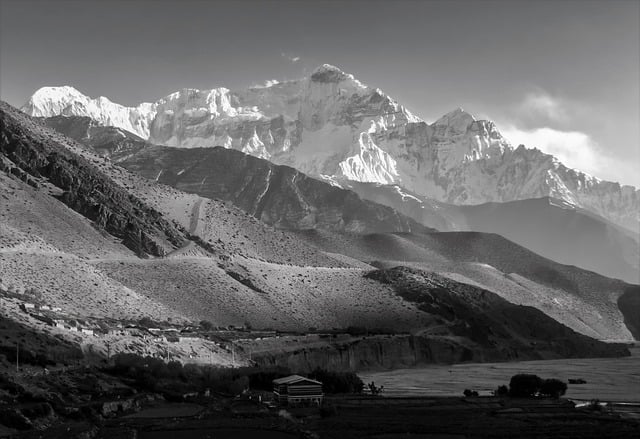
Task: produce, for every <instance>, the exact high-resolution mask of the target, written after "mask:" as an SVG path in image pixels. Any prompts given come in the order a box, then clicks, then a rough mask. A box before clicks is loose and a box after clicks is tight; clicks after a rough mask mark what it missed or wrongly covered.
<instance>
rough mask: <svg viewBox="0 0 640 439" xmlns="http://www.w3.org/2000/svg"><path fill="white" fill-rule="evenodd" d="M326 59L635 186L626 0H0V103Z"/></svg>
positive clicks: (635, 73) (639, 144) (634, 32)
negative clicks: (45, 89) (65, 88)
mask: <svg viewBox="0 0 640 439" xmlns="http://www.w3.org/2000/svg"><path fill="white" fill-rule="evenodd" d="M323 63H329V64H333V65H336V66H338V67H340V68H341V69H343V70H344V71H346V72H348V73H352V74H353V75H355V77H356V78H358V79H359V80H361V81H362V82H364V83H366V84H368V85H371V86H374V87H379V88H381V89H382V90H383V91H385V92H386V93H387V94H389V95H390V96H392V97H394V98H395V99H396V100H397V101H398V102H399V103H401V104H403V105H404V106H406V107H407V108H409V109H410V110H411V111H412V112H413V113H415V114H416V115H418V116H420V117H422V118H423V119H425V120H426V121H428V122H432V121H434V120H436V119H437V118H438V117H440V116H441V115H443V114H445V113H446V112H448V111H450V110H452V109H454V108H456V107H463V108H464V109H465V110H467V111H469V112H470V113H472V114H474V115H475V116H476V118H482V119H485V118H486V119H491V120H493V121H495V122H496V124H497V126H498V129H499V130H500V131H501V132H502V133H503V135H505V137H507V139H509V140H510V141H511V142H512V143H513V144H514V146H515V145H518V144H520V143H523V144H525V145H526V146H527V147H537V148H539V149H541V150H543V151H545V152H549V153H552V154H554V155H556V156H557V157H558V158H560V160H561V161H563V162H564V163H565V164H567V165H568V166H571V167H575V168H578V169H581V170H583V171H585V172H587V173H589V174H591V175H594V176H596V177H599V178H603V179H606V180H612V181H619V182H621V183H623V184H631V185H635V186H636V187H640V172H639V171H640V123H639V120H640V1H639V0H606V1H605V0H596V1H589V0H580V1H571V0H555V1H544V0H542V1H533V0H531V1H517V0H512V1H506V0H505V1H489V0H476V1H457V0H452V1H427V0H424V1H419V0H413V1H398V0H395V1H391V0H387V1H375V0H373V1H357V0H352V1H346V0H343V1H337V0H335V1H312V0H308V1H278V0H263V1H249V0H235V1H229V2H224V1H189V0H180V1H178V0H174V1H169V0H157V1H144V0H135V1H127V0H115V1H106V0H105V1H99V0H83V1H64V0H40V1H29V0H0V98H1V99H2V100H5V101H7V102H9V103H10V104H12V105H15V106H21V105H22V104H24V103H25V102H26V100H27V99H28V98H29V96H30V95H31V94H33V93H34V92H35V91H36V90H37V89H38V88H40V87H42V86H47V85H49V86H53V85H71V86H74V87H75V88H77V89H78V90H80V91H81V92H83V93H84V94H86V95H89V96H92V97H96V96H101V95H102V96H107V97H109V99H111V100H112V101H114V102H118V103H121V104H124V105H135V104H137V103H139V102H143V101H154V100H156V99H158V98H160V97H163V96H166V95H167V94H169V93H171V92H173V91H176V90H178V89H180V88H184V87H192V88H205V89H206V88H213V87H219V86H224V87H227V88H230V89H234V88H243V87H247V86H250V85H254V84H259V83H264V82H265V81H266V80H270V79H278V80H286V79H297V78H300V77H303V76H306V75H308V74H309V73H310V72H311V71H313V69H314V68H316V67H317V66H319V65H321V64H323Z"/></svg>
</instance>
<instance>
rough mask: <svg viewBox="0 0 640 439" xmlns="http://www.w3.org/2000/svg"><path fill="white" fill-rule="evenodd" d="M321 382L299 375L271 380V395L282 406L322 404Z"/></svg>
mask: <svg viewBox="0 0 640 439" xmlns="http://www.w3.org/2000/svg"><path fill="white" fill-rule="evenodd" d="M323 396H324V395H323V393H322V383H321V382H320V381H316V380H312V379H310V378H306V377H303V376H300V375H290V376H288V377H284V378H278V379H275V380H273V397H274V400H275V402H276V403H278V404H279V405H283V406H310V405H320V404H322V398H323Z"/></svg>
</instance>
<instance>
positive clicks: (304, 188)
mask: <svg viewBox="0 0 640 439" xmlns="http://www.w3.org/2000/svg"><path fill="white" fill-rule="evenodd" d="M119 164H120V165H121V166H124V167H125V168H127V169H129V170H130V171H133V172H136V173H138V174H140V175H143V176H145V177H147V178H157V180H158V181H159V182H161V183H164V184H168V185H170V186H173V187H175V188H177V189H180V190H182V191H185V192H190V193H197V194H199V195H201V196H204V197H207V198H219V199H223V200H227V201H231V202H232V203H234V204H235V205H236V206H238V207H240V208H241V209H243V210H244V211H246V212H248V213H250V214H251V215H254V216H255V217H256V218H259V219H260V220H261V221H263V222H265V223H267V224H273V225H274V226H276V227H279V228H288V229H291V228H294V229H301V228H302V229H304V228H316V227H321V228H329V229H334V230H348V231H354V232H388V231H393V232H396V231H398V232H399V231H406V232H409V231H413V232H416V233H422V232H425V231H433V230H432V229H428V228H426V227H424V226H422V225H421V224H419V223H418V222H416V221H413V220H411V219H409V218H407V217H404V216H402V215H399V214H398V213H397V212H396V211H394V210H393V209H391V208H388V207H386V206H382V205H380V204H376V203H372V202H370V201H366V200H362V199H360V197H358V196H357V195H356V194H355V193H354V192H351V191H346V190H343V189H341V188H338V187H335V186H332V185H330V184H328V183H325V182H322V181H320V180H316V179H313V178H310V177H308V176H306V175H304V174H302V173H300V172H298V171H296V170H295V169H293V168H290V167H288V166H278V165H274V164H273V163H271V162H269V161H267V160H262V159H259V158H256V157H253V156H250V155H247V154H243V153H241V152H239V151H236V150H230V149H225V148H222V147H215V148H190V149H183V148H169V147H160V146H153V147H148V148H145V149H144V150H141V151H139V152H137V153H135V154H133V155H131V156H129V157H127V158H126V159H124V160H122V161H120V162H119Z"/></svg>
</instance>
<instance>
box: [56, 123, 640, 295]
mask: <svg viewBox="0 0 640 439" xmlns="http://www.w3.org/2000/svg"><path fill="white" fill-rule="evenodd" d="M43 121H44V123H45V124H47V125H48V126H50V127H52V128H55V129H56V130H58V131H60V132H62V133H63V134H66V135H68V136H69V137H72V138H74V139H75V140H77V141H78V142H81V143H83V144H85V145H87V146H89V147H91V148H92V149H93V150H95V151H96V152H97V153H98V154H100V155H103V156H107V157H109V158H110V159H111V160H112V161H113V162H114V163H118V164H119V165H120V166H123V167H125V168H127V169H129V170H131V171H133V172H135V173H137V174H139V175H142V176H144V177H146V178H148V179H151V180H155V181H157V182H160V183H163V184H168V185H171V186H173V187H175V188H177V189H179V190H181V191H185V192H189V193H194V194H198V195H200V196H203V197H207V198H219V199H223V200H226V201H230V202H232V203H233V204H234V205H236V206H238V207H240V208H241V209H243V210H244V211H245V212H247V213H249V214H251V215H253V216H255V217H256V218H258V219H260V220H261V221H263V222H266V223H268V224H271V225H274V226H276V227H278V228H285V229H305V228H318V227H319V228H329V229H334V230H344V231H355V232H366V233H372V232H405V231H414V232H420V231H428V230H431V231H433V230H434V229H436V230H439V231H479V232H489V233H497V234H500V235H502V236H504V237H506V238H508V239H510V240H511V241H513V242H515V243H518V244H520V245H522V246H524V247H526V248H528V249H530V250H533V251H534V252H536V253H538V254H540V255H542V256H545V257H547V258H550V259H552V260H554V261H558V262H561V263H564V264H572V265H576V266H578V267H581V268H585V269H588V270H593V271H595V272H597V273H600V274H603V275H605V276H610V277H614V278H620V279H623V280H626V281H627V282H631V283H638V282H639V281H640V268H639V267H638V261H640V246H639V245H638V241H639V238H638V236H637V235H636V234H634V233H633V232H631V231H629V230H627V229H625V228H623V227H621V226H618V225H616V224H614V223H612V222H611V221H609V220H607V219H605V218H603V217H600V216H599V215H596V214H593V213H591V212H589V211H587V210H585V209H580V208H577V207H576V206H573V205H571V204H568V203H566V202H563V201H561V200H557V199H553V198H550V197H545V198H535V199H528V200H518V201H513V202H507V203H484V204H481V205H475V206H470V205H467V206H464V205H462V206H456V205H453V204H449V203H443V202H439V201H435V200H431V199H429V198H426V197H423V196H421V195H418V194H415V193H412V192H410V191H408V190H407V189H405V188H402V187H400V186H398V185H380V184H377V183H361V182H356V181H345V182H342V183H341V184H340V185H336V184H334V182H332V181H327V180H319V179H314V178H309V177H308V176H306V175H304V174H302V173H301V172H299V171H297V170H295V169H293V168H291V167H288V166H282V165H275V164H273V163H271V162H269V161H267V160H264V159H260V158H257V157H253V156H250V155H247V154H244V153H241V152H239V151H237V150H233V149H227V148H223V147H213V148H175V147H166V146H156V145H151V144H149V143H148V142H146V141H144V140H141V139H140V138H139V137H138V136H136V135H134V134H131V133H128V132H126V131H123V130H121V129H119V128H115V127H103V126H100V125H98V124H97V123H96V122H95V121H93V120H92V119H90V118H88V117H84V116H54V117H51V118H45V119H43ZM356 194H357V195H356ZM363 200H369V201H372V202H374V203H371V202H369V201H363ZM376 203H377V204H376ZM384 206H391V207H392V208H393V209H395V210H393V209H389V208H386V207H384ZM429 228H430V229H429Z"/></svg>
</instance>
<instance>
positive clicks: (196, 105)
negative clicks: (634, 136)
mask: <svg viewBox="0 0 640 439" xmlns="http://www.w3.org/2000/svg"><path fill="white" fill-rule="evenodd" d="M23 111H25V112H26V113H28V114H30V115H32V116H44V117H48V116H54V115H78V116H89V117H92V118H93V119H95V120H97V121H98V122H99V123H100V124H104V125H113V126H116V127H119V128H122V129H124V130H127V131H130V132H132V133H135V134H137V135H138V136H140V137H143V138H144V139H147V140H149V141H150V142H152V143H155V144H160V145H168V146H176V147H184V148H190V147H213V146H216V145H221V146H224V147H226V148H233V149H237V150H240V151H242V152H245V153H248V154H251V155H254V156H257V157H260V158H264V159H268V160H271V161H273V162H275V163H277V164H284V165H289V166H292V167H294V168H296V169H298V170H300V171H302V172H304V173H306V174H309V175H312V176H317V177H322V178H324V179H330V180H331V181H335V182H340V181H341V180H354V181H359V182H374V183H380V184H398V185H400V186H403V187H405V188H406V189H408V190H410V191H412V192H415V193H416V194H419V195H422V196H426V197H430V198H434V199H436V200H440V201H445V202H449V203H454V204H480V203H485V202H491V201H497V202H503V201H513V200H520V199H527V198H538V197H544V196H551V197H554V198H557V199H560V200H563V201H565V202H567V203H570V204H572V205H575V206H580V207H583V208H586V209H589V210H592V211H594V212H596V213H598V214H600V215H602V216H604V217H607V218H609V219H611V220H613V221H614V222H616V223H618V224H621V225H624V226H626V227H628V228H632V229H633V230H636V231H637V230H638V224H639V220H640V214H639V210H640V202H639V199H640V194H639V191H638V190H636V189H635V188H633V187H630V186H621V185H619V184H618V183H611V182H606V181H601V180H599V179H597V178H595V177H592V176H589V175H587V174H585V173H583V172H580V171H577V170H573V169H570V168H567V167H566V166H564V165H562V164H561V163H559V162H558V161H557V159H555V158H554V157H553V156H551V155H548V154H545V153H543V152H541V151H540V150H538V149H535V148H534V149H527V148H525V147H523V146H519V147H517V148H514V147H513V146H512V145H511V144H510V143H509V142H508V141H507V140H506V139H505V138H503V137H502V135H501V134H500V132H499V131H498V129H497V127H496V126H495V124H494V123H493V122H491V121H488V120H476V119H475V118H474V117H473V116H472V115H471V114H469V113H468V112H466V111H464V110H462V109H461V108H458V109H455V110H453V111H452V112H450V113H448V114H446V115H444V116H442V117H441V118H440V119H438V120H437V121H435V122H434V123H432V124H428V123H426V122H425V121H423V120H422V119H420V118H418V117H416V116H414V115H413V114H411V112H409V111H408V110H407V109H406V108H404V107H403V106H401V105H399V104H398V103H397V102H396V101H395V100H393V99H392V98H391V97H389V96H388V95H386V94H385V93H383V92H382V91H381V90H380V89H376V88H372V87H369V86H367V85H365V84H363V83H361V82H360V81H358V80H357V79H356V78H354V76H353V75H350V74H347V73H345V72H343V71H341V70H340V69H338V68H337V67H334V66H331V65H328V64H324V65H322V66H320V67H319V68H317V69H316V70H315V71H314V72H313V73H312V74H311V75H310V77H309V78H303V79H301V80H296V81H287V82H277V81H269V82H267V83H265V84H264V85H260V86H254V87H251V88H248V89H245V90H237V91H231V90H229V89H226V88H216V89H212V90H196V89H183V90H180V91H177V92H175V93H173V94H171V95H169V96H166V97H165V98H162V99H160V100H158V101H157V102H155V103H143V104H140V105H138V106H137V107H124V106H121V105H118V104H115V103H113V102H111V101H109V100H108V99H107V98H104V97H100V98H97V99H91V98H88V97H86V96H84V95H83V94H81V93H80V92H78V91H77V90H76V89H74V88H72V87H45V88H42V89H40V90H38V91H37V92H36V93H35V94H34V95H33V96H32V97H31V99H30V100H29V102H27V104H25V106H24V107H23Z"/></svg>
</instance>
